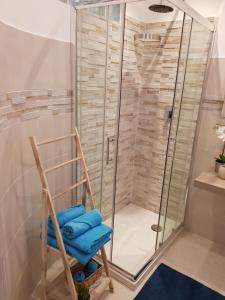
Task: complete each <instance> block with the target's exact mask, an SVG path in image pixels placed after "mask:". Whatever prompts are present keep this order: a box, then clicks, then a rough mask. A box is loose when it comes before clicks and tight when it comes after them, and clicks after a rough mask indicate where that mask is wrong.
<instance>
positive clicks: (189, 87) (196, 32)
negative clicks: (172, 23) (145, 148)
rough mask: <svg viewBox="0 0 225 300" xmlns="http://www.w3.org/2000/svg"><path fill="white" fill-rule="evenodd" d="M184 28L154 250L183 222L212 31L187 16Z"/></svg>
mask: <svg viewBox="0 0 225 300" xmlns="http://www.w3.org/2000/svg"><path fill="white" fill-rule="evenodd" d="M184 25H185V27H184V33H185V32H186V33H187V36H186V37H187V38H185V34H184V38H185V39H183V44H182V47H184V48H185V49H186V48H187V47H186V43H187V41H188V48H187V49H188V52H187V53H186V54H185V52H183V54H184V55H182V56H181V58H180V63H179V69H178V83H177V87H176V93H175V100H174V101H175V103H174V116H173V120H172V126H171V133H170V143H169V151H168V153H167V166H166V172H165V177H164V186H163V193H162V204H161V207H162V208H161V212H160V220H159V225H160V226H161V227H162V228H163V230H162V232H161V233H159V234H158V237H157V246H156V247H157V248H158V247H159V246H160V244H161V243H163V242H164V241H165V240H166V239H167V238H168V237H169V236H170V235H171V233H172V232H173V231H174V230H175V229H177V228H178V227H179V226H180V225H181V224H182V223H183V221H184V214H185V207H186V199H187V194H188V185H189V184H190V175H191V160H192V154H193V153H192V152H193V145H194V138H195V133H196V126H197V119H198V113H199V107H200V102H201V94H202V87H203V81H204V75H205V70H206V66H207V60H208V51H209V46H210V42H211V38H212V32H211V31H209V30H208V29H206V28H205V27H203V26H202V25H200V24H199V23H197V22H196V21H193V20H192V19H191V18H190V17H188V16H186V17H185V22H184ZM188 36H189V37H188ZM181 53H182V52H181ZM185 57H186V58H185Z"/></svg>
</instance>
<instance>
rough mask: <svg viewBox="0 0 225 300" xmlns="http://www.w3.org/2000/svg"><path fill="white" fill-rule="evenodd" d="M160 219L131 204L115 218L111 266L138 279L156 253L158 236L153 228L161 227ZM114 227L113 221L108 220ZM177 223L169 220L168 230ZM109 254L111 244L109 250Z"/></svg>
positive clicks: (107, 248)
mask: <svg viewBox="0 0 225 300" xmlns="http://www.w3.org/2000/svg"><path fill="white" fill-rule="evenodd" d="M158 217H159V215H158V214H156V213H154V212H152V211H150V210H147V209H144V208H142V207H139V206H137V205H134V204H129V205H127V206H125V207H124V208H123V209H121V210H119V211H118V212H117V213H116V215H115V223H114V241H113V256H112V262H113V263H114V264H116V265H117V266H119V267H120V268H122V269H124V270H126V271H127V272H129V273H131V274H132V275H135V274H136V273H138V272H139V271H140V270H141V268H142V267H143V266H144V265H145V263H146V262H147V261H148V260H149V259H150V258H151V257H152V255H153V254H154V253H155V244H156V232H155V231H153V230H152V229H151V225H153V224H158ZM105 223H106V224H107V225H111V219H108V220H106V222H105ZM172 223H174V221H172V220H168V222H167V226H169V227H171V226H172V225H173V224H172ZM106 251H107V255H108V257H110V256H109V253H110V243H108V244H107V246H106Z"/></svg>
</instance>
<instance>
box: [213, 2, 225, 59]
mask: <svg viewBox="0 0 225 300" xmlns="http://www.w3.org/2000/svg"><path fill="white" fill-rule="evenodd" d="M212 57H214V58H225V4H224V5H223V7H222V9H221V11H220V15H219V19H218V21H217V25H216V32H215V39H214V47H213V53H212Z"/></svg>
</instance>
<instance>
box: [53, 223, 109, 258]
mask: <svg viewBox="0 0 225 300" xmlns="http://www.w3.org/2000/svg"><path fill="white" fill-rule="evenodd" d="M62 231H63V230H62V229H61V232H62ZM111 233H112V228H111V227H109V226H107V225H105V224H101V225H98V226H96V227H94V228H92V229H90V230H88V231H86V232H85V233H84V234H82V235H80V236H78V237H76V238H75V239H67V238H66V237H65V236H64V235H63V241H64V243H66V244H67V245H70V246H72V247H73V248H77V249H79V250H81V251H82V252H86V253H92V252H93V251H94V249H95V247H96V245H98V244H99V243H101V241H102V240H104V239H105V238H106V239H110V234H111ZM48 235H51V236H53V237H55V232H54V229H52V228H51V227H48Z"/></svg>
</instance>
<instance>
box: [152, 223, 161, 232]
mask: <svg viewBox="0 0 225 300" xmlns="http://www.w3.org/2000/svg"><path fill="white" fill-rule="evenodd" d="M151 229H152V230H153V231H156V232H161V231H162V227H161V226H159V225H158V224H153V225H152V226H151Z"/></svg>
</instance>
